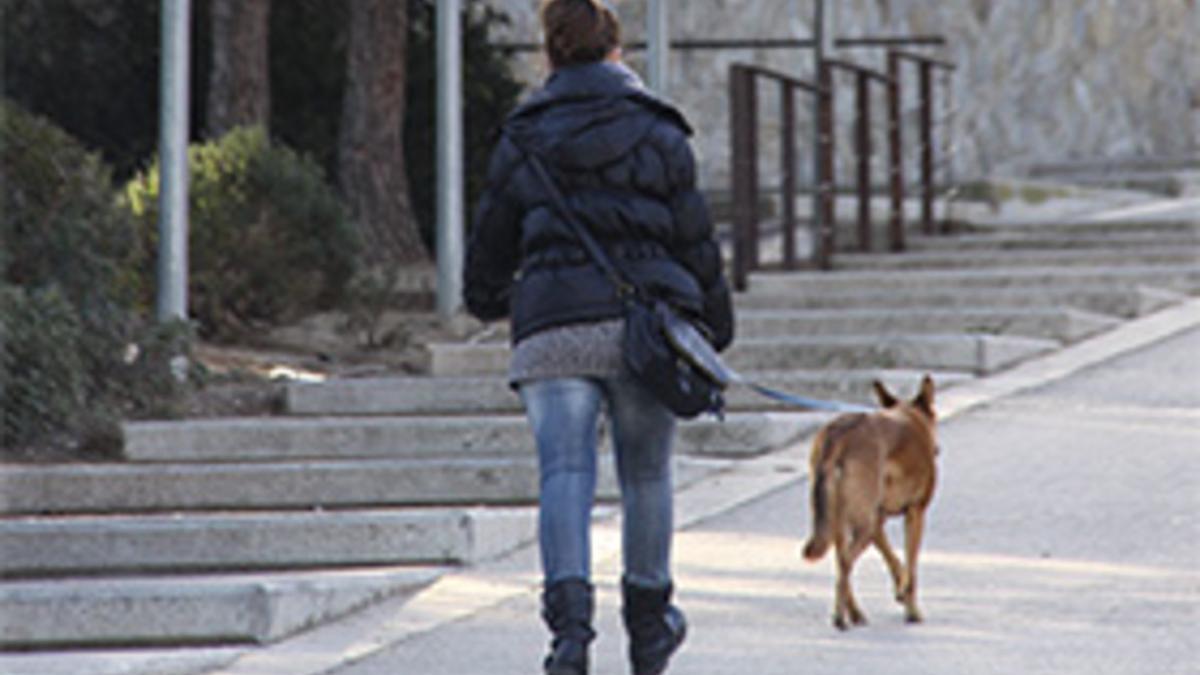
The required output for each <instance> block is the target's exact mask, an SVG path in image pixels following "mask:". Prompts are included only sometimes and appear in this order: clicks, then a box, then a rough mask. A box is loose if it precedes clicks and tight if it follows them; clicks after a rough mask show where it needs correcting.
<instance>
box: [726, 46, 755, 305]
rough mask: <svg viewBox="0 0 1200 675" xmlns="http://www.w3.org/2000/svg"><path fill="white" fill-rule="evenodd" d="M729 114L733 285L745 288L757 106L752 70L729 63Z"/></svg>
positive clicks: (751, 257) (751, 252)
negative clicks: (731, 160) (731, 146)
mask: <svg viewBox="0 0 1200 675" xmlns="http://www.w3.org/2000/svg"><path fill="white" fill-rule="evenodd" d="M729 88H730V101H731V105H732V111H731V112H732V114H731V115H730V126H731V129H730V132H731V133H730V139H731V142H732V144H733V148H732V152H731V154H732V159H733V176H732V180H733V285H734V288H735V289H736V290H739V291H744V290H746V285H747V277H748V274H749V271H750V269H752V268H754V267H756V266H757V263H758V260H757V259H758V256H757V255H755V253H757V248H758V162H757V157H758V151H757V148H756V147H755V146H756V145H757V143H756V139H755V136H756V133H757V131H756V128H755V125H756V118H757V110H756V108H757V105H756V101H755V92H754V89H755V87H754V73H753V72H752V71H750V70H749V69H747V68H745V67H743V66H739V65H736V64H735V65H733V66H731V67H730V69H729Z"/></svg>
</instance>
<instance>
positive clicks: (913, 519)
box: [900, 506, 925, 623]
mask: <svg viewBox="0 0 1200 675" xmlns="http://www.w3.org/2000/svg"><path fill="white" fill-rule="evenodd" d="M924 530H925V508H924V507H922V506H910V507H908V510H906V511H905V512H904V563H905V565H904V572H905V574H904V585H903V586H902V587H901V591H900V595H901V596H902V598H903V600H902V601H903V602H904V614H905V618H906V619H908V622H909V623H917V622H919V621H921V612H920V611H919V610H918V609H917V551H919V550H920V548H921V536H922V534H923V533H924Z"/></svg>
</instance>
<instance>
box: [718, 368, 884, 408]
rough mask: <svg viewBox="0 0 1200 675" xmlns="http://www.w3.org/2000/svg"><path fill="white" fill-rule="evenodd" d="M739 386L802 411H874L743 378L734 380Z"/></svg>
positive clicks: (853, 404) (862, 406)
mask: <svg viewBox="0 0 1200 675" xmlns="http://www.w3.org/2000/svg"><path fill="white" fill-rule="evenodd" d="M734 382H736V383H738V384H742V385H745V386H747V387H749V388H750V389H752V390H754V391H756V392H758V393H760V394H762V395H763V396H766V397H767V398H772V399H775V400H776V401H780V402H783V403H786V404H788V405H790V406H793V407H796V408H800V409H801V410H820V411H827V412H863V413H865V412H872V411H873V410H874V409H873V408H869V407H867V406H865V405H859V404H857V403H845V402H843V401H826V400H824V399H819V398H808V397H806V396H797V395H796V394H790V393H788V392H786V391H780V390H778V389H772V388H770V387H765V386H763V385H761V384H758V383H757V382H751V381H749V380H746V379H744V378H741V376H738V379H736V380H734Z"/></svg>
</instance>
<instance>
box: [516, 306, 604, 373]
mask: <svg viewBox="0 0 1200 675" xmlns="http://www.w3.org/2000/svg"><path fill="white" fill-rule="evenodd" d="M624 326H625V321H624V319H610V320H608V321H599V322H595V323H579V324H571V325H567V326H561V327H558V328H551V329H548V330H544V331H539V332H537V333H534V334H533V335H530V336H529V337H527V338H525V339H524V340H521V341H520V342H518V343H517V344H516V346H515V347H513V352H512V361H511V362H510V363H509V369H508V380H509V382H510V383H512V384H513V385H519V384H520V383H522V382H528V381H530V380H541V379H549V378H556V377H612V376H615V375H618V374H619V373H620V372H621V370H622V368H623V367H624V366H623V365H622V360H621V335H622V332H623V329H624Z"/></svg>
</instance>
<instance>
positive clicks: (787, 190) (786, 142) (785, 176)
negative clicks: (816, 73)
mask: <svg viewBox="0 0 1200 675" xmlns="http://www.w3.org/2000/svg"><path fill="white" fill-rule="evenodd" d="M779 94H780V107H781V108H782V112H781V114H782V116H783V124H782V133H783V138H782V139H781V141H782V142H781V143H780V145H781V150H782V155H781V157H780V162H782V164H783V166H782V169H783V171H782V180H781V181H780V182H781V185H780V195H779V196H780V199H782V200H783V204H782V205H781V207H782V208H781V210H782V214H783V266H784V268H785V269H789V270H790V269H795V268H796V89H795V87H794V86H793V85H792V84H791V83H790V82H787V81H784V80H780V82H779Z"/></svg>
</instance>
